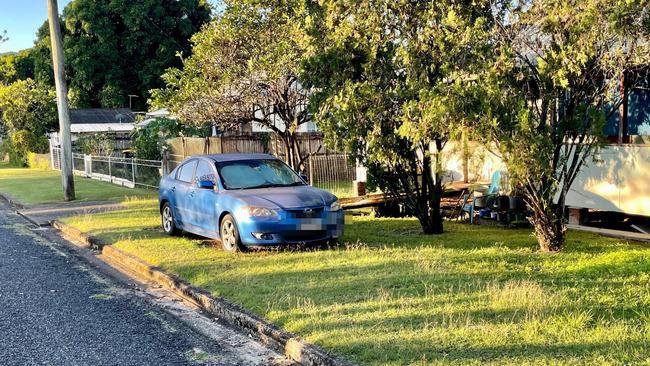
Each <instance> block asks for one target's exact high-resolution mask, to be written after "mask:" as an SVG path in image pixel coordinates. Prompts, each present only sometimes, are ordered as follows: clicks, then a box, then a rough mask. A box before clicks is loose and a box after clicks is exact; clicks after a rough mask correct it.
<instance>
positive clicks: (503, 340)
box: [65, 201, 650, 365]
mask: <svg viewBox="0 0 650 366" xmlns="http://www.w3.org/2000/svg"><path fill="white" fill-rule="evenodd" d="M65 221H67V222H68V223H70V224H72V225H73V226H76V227H78V228H79V229H82V230H84V231H88V232H91V233H93V234H95V235H97V236H99V237H101V238H103V239H104V240H107V241H109V242H111V243H115V245H116V246H117V247H118V248H120V249H123V250H125V251H127V252H129V253H131V254H134V255H136V256H138V257H140V258H142V259H144V260H145V261H147V262H149V263H151V264H154V265H158V266H161V267H163V268H165V269H166V270H169V271H171V272H174V273H176V274H178V275H180V276H181V277H182V278H184V279H186V280H188V281H189V282H191V283H193V284H195V285H197V286H201V287H203V288H206V289H208V290H209V291H211V292H212V293H213V294H214V295H217V296H224V297H226V298H228V299H231V300H233V301H234V302H236V303H239V304H241V305H243V306H245V307H246V308H248V309H251V310H252V311H254V312H256V313H257V314H260V315H262V316H264V317H266V318H267V319H269V320H270V321H272V322H273V323H275V324H277V325H279V326H281V327H283V328H285V329H287V330H289V331H292V332H295V333H297V334H299V335H301V336H303V337H304V338H305V339H307V340H308V341H310V342H314V343H316V344H319V345H321V346H323V347H325V348H326V349H329V350H332V351H334V352H336V353H338V354H341V355H343V356H345V357H347V358H348V359H350V360H352V361H355V362H358V363H360V364H363V365H429V364H443V365H447V364H463V365H466V364H474V365H484V364H490V365H525V364H528V365H540V364H554V365H596V364H597V365H602V364H620V365H623V364H650V282H649V281H650V250H648V249H647V248H646V247H643V246H641V245H637V244H627V243H620V242H619V241H618V240H615V239H608V238H603V237H600V236H595V235H593V234H588V233H581V232H569V236H568V243H567V249H566V251H564V252H562V253H558V254H540V253H537V252H536V244H535V239H534V238H533V237H532V236H531V233H530V230H525V229H524V230H506V229H500V228H492V227H478V226H469V225H466V224H458V223H446V233H445V234H443V235H439V236H425V235H421V234H420V231H419V226H418V223H417V221H415V220H413V219H375V218H368V217H352V216H348V217H347V224H346V232H345V237H344V238H343V240H342V245H341V247H340V248H339V249H334V250H321V251H294V252H290V251H280V252H278V251H259V252H251V253H245V254H238V255H230V254H227V253H224V252H222V251H221V250H218V249H215V248H214V247H212V246H211V243H210V242H209V241H202V240H199V239H196V238H190V237H180V238H169V237H166V236H165V235H164V234H162V232H161V231H160V229H159V216H158V210H157V208H156V203H155V202H153V201H149V202H143V201H140V202H132V203H131V208H130V209H129V210H125V211H121V212H108V213H102V214H97V215H88V216H81V217H76V218H68V219H66V220H65Z"/></svg>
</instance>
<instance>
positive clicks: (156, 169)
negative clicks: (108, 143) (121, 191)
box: [51, 147, 163, 188]
mask: <svg viewBox="0 0 650 366" xmlns="http://www.w3.org/2000/svg"><path fill="white" fill-rule="evenodd" d="M51 156H52V169H54V170H60V169H61V149H60V148H57V147H53V148H52V153H51ZM72 166H73V169H72V171H73V173H74V174H75V175H79V176H82V177H86V178H91V179H95V180H100V181H104V182H109V183H112V184H117V185H120V186H124V187H128V188H135V187H137V186H141V187H150V188H157V187H158V182H159V181H160V177H161V176H162V172H163V171H162V168H163V166H162V161H160V160H145V159H137V158H120V157H114V156H93V155H85V154H77V153H73V154H72Z"/></svg>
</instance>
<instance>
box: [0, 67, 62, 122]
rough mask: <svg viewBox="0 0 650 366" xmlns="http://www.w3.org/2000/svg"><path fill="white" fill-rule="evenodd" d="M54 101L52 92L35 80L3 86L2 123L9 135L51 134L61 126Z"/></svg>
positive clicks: (1, 95)
mask: <svg viewBox="0 0 650 366" xmlns="http://www.w3.org/2000/svg"><path fill="white" fill-rule="evenodd" d="M55 98H56V94H55V92H54V90H53V89H51V88H47V87H44V86H42V85H40V84H38V83H36V82H35V81H34V80H32V79H26V80H18V81H16V82H14V83H12V84H10V85H7V86H0V122H1V123H3V124H4V125H5V126H6V128H7V130H8V131H9V133H11V132H12V131H18V130H27V131H30V132H31V133H33V134H35V135H44V134H45V133H46V132H51V131H53V130H54V128H55V127H56V125H57V123H58V119H57V114H56V102H55Z"/></svg>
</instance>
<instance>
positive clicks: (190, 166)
mask: <svg viewBox="0 0 650 366" xmlns="http://www.w3.org/2000/svg"><path fill="white" fill-rule="evenodd" d="M195 166H196V160H192V161H188V162H187V163H185V164H183V165H182V166H181V167H180V168H179V170H178V174H177V175H176V179H178V180H180V181H181V182H186V183H192V177H193V176H194V167H195Z"/></svg>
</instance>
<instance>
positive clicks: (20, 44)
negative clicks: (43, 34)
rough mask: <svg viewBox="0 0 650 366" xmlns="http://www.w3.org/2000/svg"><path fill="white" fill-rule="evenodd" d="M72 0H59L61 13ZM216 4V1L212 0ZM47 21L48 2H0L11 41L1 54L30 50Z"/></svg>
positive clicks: (0, 21) (0, 46)
mask: <svg viewBox="0 0 650 366" xmlns="http://www.w3.org/2000/svg"><path fill="white" fill-rule="evenodd" d="M70 1H72V0H58V7H59V12H63V8H64V7H65V6H66V5H68V3H70ZM209 2H210V3H213V4H215V3H216V2H217V1H216V0H210V1H209ZM46 20H47V0H0V33H2V32H3V31H5V30H6V31H7V37H9V40H8V41H6V42H4V43H0V53H4V52H9V51H13V52H17V51H20V50H24V49H25V48H30V47H32V46H33V45H34V40H36V31H37V30H38V28H39V27H40V26H41V25H42V24H43V22H45V21H46Z"/></svg>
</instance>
